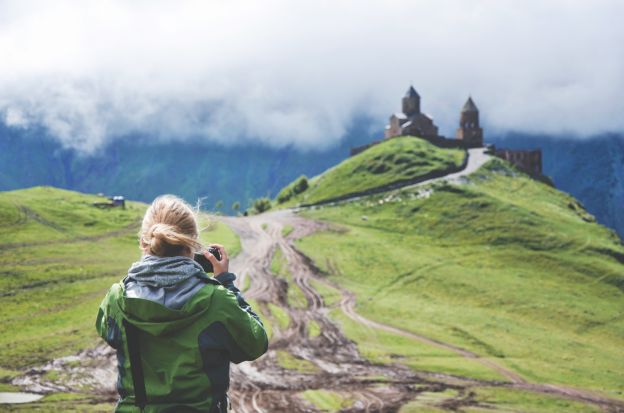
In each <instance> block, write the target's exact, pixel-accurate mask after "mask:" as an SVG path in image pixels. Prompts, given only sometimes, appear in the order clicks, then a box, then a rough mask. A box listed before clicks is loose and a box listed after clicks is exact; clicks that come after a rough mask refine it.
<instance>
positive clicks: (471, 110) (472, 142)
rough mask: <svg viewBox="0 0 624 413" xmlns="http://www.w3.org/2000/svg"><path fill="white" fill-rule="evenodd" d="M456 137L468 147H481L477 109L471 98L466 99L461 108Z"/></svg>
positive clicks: (481, 133) (481, 138)
mask: <svg viewBox="0 0 624 413" xmlns="http://www.w3.org/2000/svg"><path fill="white" fill-rule="evenodd" d="M456 137H457V139H459V140H462V141H464V142H465V143H466V146H468V147H471V148H480V147H482V146H483V129H482V128H481V127H480V126H479V109H477V105H475V103H474V102H473V100H472V97H469V98H468V100H467V101H466V103H465V104H464V107H463V108H462V111H461V115H460V118H459V129H457V134H456Z"/></svg>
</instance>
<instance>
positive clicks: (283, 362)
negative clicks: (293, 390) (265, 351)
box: [275, 350, 320, 373]
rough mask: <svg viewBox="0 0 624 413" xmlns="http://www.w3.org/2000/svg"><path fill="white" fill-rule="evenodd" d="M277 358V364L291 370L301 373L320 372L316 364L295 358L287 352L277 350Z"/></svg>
mask: <svg viewBox="0 0 624 413" xmlns="http://www.w3.org/2000/svg"><path fill="white" fill-rule="evenodd" d="M275 356H276V358H277V364H278V365H280V366H281V367H283V368H285V369H289V370H295V371H298V372H299V373H318V372H319V371H320V370H319V368H318V367H317V366H316V364H314V363H312V362H310V361H308V360H304V359H301V358H298V357H295V356H293V355H292V354H290V353H289V352H287V351H284V350H277V351H275Z"/></svg>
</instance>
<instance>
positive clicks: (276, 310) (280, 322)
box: [267, 303, 290, 331]
mask: <svg viewBox="0 0 624 413" xmlns="http://www.w3.org/2000/svg"><path fill="white" fill-rule="evenodd" d="M267 307H268V308H269V311H270V312H271V315H272V316H273V318H274V319H275V321H276V323H277V327H278V328H279V329H280V330H282V331H284V330H286V329H287V328H288V325H289V324H290V317H289V316H288V313H287V312H286V310H284V309H283V308H282V307H280V306H279V305H276V304H273V303H268V304H267Z"/></svg>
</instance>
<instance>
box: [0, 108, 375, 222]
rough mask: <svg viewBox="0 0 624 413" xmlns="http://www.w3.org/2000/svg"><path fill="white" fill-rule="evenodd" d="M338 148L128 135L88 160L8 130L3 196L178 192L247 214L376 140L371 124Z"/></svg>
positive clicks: (38, 136)
mask: <svg viewBox="0 0 624 413" xmlns="http://www.w3.org/2000/svg"><path fill="white" fill-rule="evenodd" d="M354 125H355V126H354V127H353V128H352V129H351V130H350V131H349V132H348V133H347V136H346V137H345V139H344V140H343V141H342V142H341V143H340V144H339V145H338V146H337V147H333V148H329V149H326V150H319V151H311V152H306V153H303V152H300V151H297V150H295V149H293V148H291V147H287V148H283V149H273V148H268V147H263V146H257V145H256V146H255V145H245V146H232V147H224V146H220V145H215V144H210V143H206V142H202V143H197V142H191V141H186V142H169V143H158V142H153V141H152V140H151V139H150V137H140V136H136V137H127V138H124V139H123V140H121V141H117V142H114V143H112V144H110V145H109V146H107V147H105V148H103V149H102V150H101V151H100V152H98V153H96V154H95V155H94V156H89V157H82V156H80V155H79V154H76V153H75V152H73V151H69V150H65V149H62V148H61V147H60V145H59V144H58V143H56V142H55V141H53V140H52V139H51V138H49V137H46V136H45V134H44V133H43V131H40V130H35V129H33V130H27V131H23V130H16V129H11V128H6V127H4V126H2V125H0V165H1V166H0V190H9V189H17V188H24V187H30V186H34V185H52V186H55V187H60V188H68V189H74V190H78V191H81V192H90V193H97V192H104V193H107V194H120V195H125V196H126V197H127V198H129V199H133V200H139V201H144V202H151V200H152V199H153V198H154V197H156V196H157V195H160V194H162V193H174V194H177V195H180V196H182V197H184V198H185V199H187V200H188V201H189V202H192V203H194V202H195V201H196V200H197V199H198V198H202V197H205V208H207V209H212V208H214V206H215V204H216V203H217V201H219V200H221V201H223V203H224V210H225V211H227V212H232V210H231V209H230V206H231V205H232V203H233V202H234V201H239V202H240V203H241V206H242V208H243V209H244V208H246V207H247V203H248V202H249V201H250V200H252V199H254V198H257V197H260V196H270V197H272V196H274V195H275V194H276V193H277V191H279V189H280V188H282V187H283V186H284V185H286V184H287V183H288V182H290V181H291V180H292V179H294V178H295V177H297V176H299V175H301V174H307V175H308V176H313V175H316V174H318V173H319V172H321V171H323V170H325V169H327V168H328V167H330V166H331V165H334V164H336V163H338V162H340V161H341V160H342V159H344V158H345V157H346V156H347V155H348V153H349V149H350V148H351V146H357V145H360V144H363V143H368V142H370V141H371V140H372V139H373V138H372V133H371V132H370V130H369V125H370V122H368V121H367V120H361V121H358V122H356V123H355V124H354Z"/></svg>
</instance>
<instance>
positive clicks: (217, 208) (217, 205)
mask: <svg viewBox="0 0 624 413" xmlns="http://www.w3.org/2000/svg"><path fill="white" fill-rule="evenodd" d="M215 209H216V210H217V211H218V210H220V209H223V201H222V200H218V201H217V202H216V203H215Z"/></svg>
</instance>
